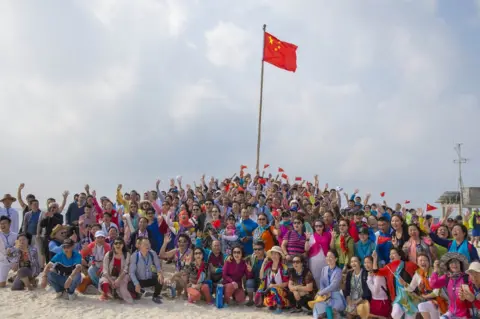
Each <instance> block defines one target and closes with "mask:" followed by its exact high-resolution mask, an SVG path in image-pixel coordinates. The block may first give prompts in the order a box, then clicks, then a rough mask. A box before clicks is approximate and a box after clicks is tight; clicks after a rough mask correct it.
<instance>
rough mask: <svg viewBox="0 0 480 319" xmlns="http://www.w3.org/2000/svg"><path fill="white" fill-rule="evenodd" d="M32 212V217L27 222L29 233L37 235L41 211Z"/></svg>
mask: <svg viewBox="0 0 480 319" xmlns="http://www.w3.org/2000/svg"><path fill="white" fill-rule="evenodd" d="M31 213H32V215H31V216H30V219H29V220H28V224H27V233H29V234H31V235H36V234H37V225H38V219H39V218H40V211H38V212H31Z"/></svg>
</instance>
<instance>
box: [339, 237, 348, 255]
mask: <svg viewBox="0 0 480 319" xmlns="http://www.w3.org/2000/svg"><path fill="white" fill-rule="evenodd" d="M346 238H348V237H347V236H344V235H340V249H342V252H343V253H344V254H346V253H348V247H347V241H346Z"/></svg>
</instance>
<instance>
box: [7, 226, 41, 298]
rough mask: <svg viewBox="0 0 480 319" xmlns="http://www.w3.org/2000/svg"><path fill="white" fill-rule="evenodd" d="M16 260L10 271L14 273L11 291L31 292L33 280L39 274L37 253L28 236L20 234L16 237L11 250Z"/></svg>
mask: <svg viewBox="0 0 480 319" xmlns="http://www.w3.org/2000/svg"><path fill="white" fill-rule="evenodd" d="M13 250H14V251H13V254H14V255H16V260H15V262H13V265H12V270H13V271H16V272H17V273H16V275H15V277H14V280H13V285H12V290H24V289H25V288H27V289H28V290H32V289H33V287H34V284H35V278H36V277H37V276H38V275H39V274H40V264H39V262H38V252H37V249H36V248H35V247H33V246H32V237H31V235H30V234H26V233H22V234H19V235H18V237H17V243H16V247H15V248H14V249H13Z"/></svg>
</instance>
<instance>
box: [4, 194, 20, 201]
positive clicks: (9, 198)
mask: <svg viewBox="0 0 480 319" xmlns="http://www.w3.org/2000/svg"><path fill="white" fill-rule="evenodd" d="M6 200H11V201H12V202H16V201H17V199H16V198H15V197H13V196H12V195H10V194H5V195H4V196H3V198H2V199H1V200H0V202H2V203H3V201H6Z"/></svg>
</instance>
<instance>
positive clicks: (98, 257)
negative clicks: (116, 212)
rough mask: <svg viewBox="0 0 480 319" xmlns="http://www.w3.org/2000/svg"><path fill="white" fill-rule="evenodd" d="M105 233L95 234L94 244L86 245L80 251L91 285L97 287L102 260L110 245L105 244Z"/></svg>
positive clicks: (98, 232)
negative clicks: (86, 265) (86, 264)
mask: <svg viewBox="0 0 480 319" xmlns="http://www.w3.org/2000/svg"><path fill="white" fill-rule="evenodd" d="M105 237H106V236H105V233H104V232H103V231H101V230H99V231H97V232H96V233H95V242H93V243H90V244H88V246H87V247H85V248H83V249H82V251H81V254H82V257H83V258H84V263H88V264H89V267H88V276H89V277H90V279H91V280H92V284H93V285H94V286H95V287H98V281H99V276H100V275H101V273H102V268H103V258H105V255H106V254H107V253H108V252H109V251H110V249H111V248H110V245H109V244H107V243H106V242H105Z"/></svg>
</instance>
